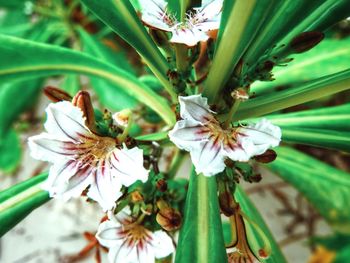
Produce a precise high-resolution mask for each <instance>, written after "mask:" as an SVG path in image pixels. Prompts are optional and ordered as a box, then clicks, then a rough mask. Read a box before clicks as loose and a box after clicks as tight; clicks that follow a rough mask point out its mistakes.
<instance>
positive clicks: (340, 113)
mask: <svg viewBox="0 0 350 263" xmlns="http://www.w3.org/2000/svg"><path fill="white" fill-rule="evenodd" d="M265 118H267V119H269V120H270V121H271V122H272V123H273V124H275V125H278V126H280V127H281V128H282V129H284V128H315V129H329V130H336V131H350V122H349V121H348V120H349V119H350V103H347V104H343V105H340V106H332V107H323V108H320V109H311V110H304V111H298V112H292V113H285V114H274V115H268V116H265ZM253 121H254V120H253Z"/></svg>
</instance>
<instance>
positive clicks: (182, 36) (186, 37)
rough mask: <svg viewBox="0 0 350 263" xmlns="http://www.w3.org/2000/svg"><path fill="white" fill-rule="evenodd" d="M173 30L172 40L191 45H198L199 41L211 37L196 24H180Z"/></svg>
mask: <svg viewBox="0 0 350 263" xmlns="http://www.w3.org/2000/svg"><path fill="white" fill-rule="evenodd" d="M171 32H172V37H171V39H170V42H172V43H179V44H185V45H186V46H189V47H193V46H195V45H197V43H198V42H201V41H207V40H208V38H209V36H208V35H207V34H206V33H205V32H203V31H201V30H200V28H198V27H195V26H190V27H188V28H186V27H183V26H181V25H180V26H178V28H175V29H174V30H173V31H171Z"/></svg>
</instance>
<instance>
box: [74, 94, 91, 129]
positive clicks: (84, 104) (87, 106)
mask: <svg viewBox="0 0 350 263" xmlns="http://www.w3.org/2000/svg"><path fill="white" fill-rule="evenodd" d="M72 103H73V105H74V106H76V107H78V108H80V109H81V111H82V112H83V114H84V117H85V124H86V126H87V127H88V128H89V129H90V130H93V131H94V130H95V113H94V108H93V106H92V103H91V98H90V94H89V93H88V92H87V91H79V92H78V93H77V94H76V95H75V96H74V98H73V100H72Z"/></svg>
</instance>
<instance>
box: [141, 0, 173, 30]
mask: <svg viewBox="0 0 350 263" xmlns="http://www.w3.org/2000/svg"><path fill="white" fill-rule="evenodd" d="M139 4H140V6H141V9H142V11H141V12H142V18H141V19H142V21H143V22H144V23H145V24H146V25H148V26H150V27H153V28H156V29H160V30H163V31H168V32H170V31H171V28H172V26H173V25H174V23H175V24H176V23H177V22H176V21H174V19H173V18H171V17H170V15H169V14H168V13H167V11H166V7H167V2H165V1H163V0H139Z"/></svg>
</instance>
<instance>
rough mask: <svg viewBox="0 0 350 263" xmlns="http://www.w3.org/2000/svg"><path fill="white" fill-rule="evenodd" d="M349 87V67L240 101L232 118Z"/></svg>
mask: <svg viewBox="0 0 350 263" xmlns="http://www.w3.org/2000/svg"><path fill="white" fill-rule="evenodd" d="M348 89H350V69H347V70H344V71H342V72H338V73H336V74H333V75H330V76H325V77H323V78H318V79H315V80H312V81H309V82H307V83H305V84H302V85H300V86H298V87H292V88H289V89H287V90H283V91H279V92H274V93H272V94H266V95H262V96H259V97H257V98H254V99H250V100H248V101H246V102H243V103H241V107H239V109H238V111H237V114H236V115H235V116H234V118H233V119H234V120H243V119H246V118H252V117H257V116H261V115H265V114H267V113H271V112H274V111H278V110H281V109H285V108H289V107H291V106H295V105H298V104H302V103H305V102H308V101H312V100H316V99H319V98H322V97H324V96H328V95H332V94H335V93H338V92H341V91H344V90H348Z"/></svg>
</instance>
